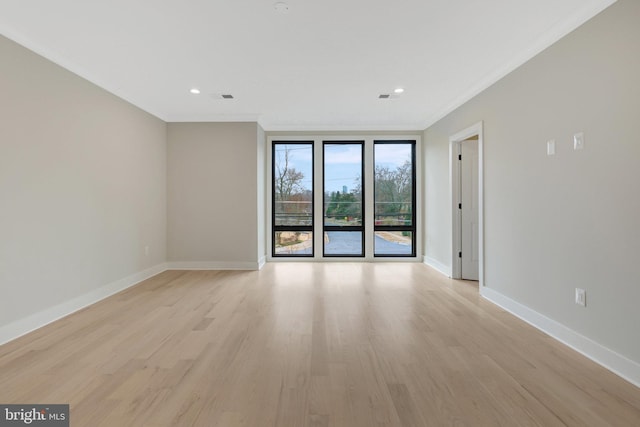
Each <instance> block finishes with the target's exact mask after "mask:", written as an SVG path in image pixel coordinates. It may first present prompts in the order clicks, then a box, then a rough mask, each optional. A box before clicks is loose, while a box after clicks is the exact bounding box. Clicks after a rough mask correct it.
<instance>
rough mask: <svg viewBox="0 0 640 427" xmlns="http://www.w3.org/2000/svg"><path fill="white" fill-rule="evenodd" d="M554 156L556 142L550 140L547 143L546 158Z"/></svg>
mask: <svg viewBox="0 0 640 427" xmlns="http://www.w3.org/2000/svg"><path fill="white" fill-rule="evenodd" d="M555 154H556V140H555V139H550V140H549V141H547V156H553V155H555Z"/></svg>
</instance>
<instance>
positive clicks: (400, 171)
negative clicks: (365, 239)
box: [374, 141, 415, 256]
mask: <svg viewBox="0 0 640 427" xmlns="http://www.w3.org/2000/svg"><path fill="white" fill-rule="evenodd" d="M414 158H415V145H414V144H413V143H411V142H395V141H394V142H385V141H382V142H380V141H376V143H375V145H374V159H375V161H374V162H375V165H374V199H375V200H374V215H375V222H374V230H375V236H376V239H375V241H374V255H376V256H390V255H413V254H414V253H415V244H414V241H413V239H414V234H415V218H414V210H415V182H414V181H415V178H414V177H415V169H414ZM390 243H393V244H395V245H391V244H390Z"/></svg>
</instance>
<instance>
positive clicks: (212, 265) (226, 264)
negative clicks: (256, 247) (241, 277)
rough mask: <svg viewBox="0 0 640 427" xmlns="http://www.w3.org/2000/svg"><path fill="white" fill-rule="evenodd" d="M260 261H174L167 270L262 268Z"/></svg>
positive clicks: (168, 264)
mask: <svg viewBox="0 0 640 427" xmlns="http://www.w3.org/2000/svg"><path fill="white" fill-rule="evenodd" d="M260 268H261V265H260V263H259V262H252V261H242V262H233V261H173V262H168V263H167V270H260Z"/></svg>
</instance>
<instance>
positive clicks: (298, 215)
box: [272, 141, 314, 257]
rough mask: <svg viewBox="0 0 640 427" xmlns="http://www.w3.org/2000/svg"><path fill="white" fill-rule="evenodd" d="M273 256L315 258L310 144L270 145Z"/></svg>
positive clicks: (311, 144) (311, 148) (277, 143)
mask: <svg viewBox="0 0 640 427" xmlns="http://www.w3.org/2000/svg"><path fill="white" fill-rule="evenodd" d="M272 148H273V150H272V160H273V162H272V177H273V182H272V188H273V194H272V203H273V205H272V213H273V217H272V230H273V233H272V235H273V245H272V248H273V250H272V255H273V256H306V257H312V256H313V254H314V245H313V217H314V212H313V211H314V209H313V143H312V142H308V141H305V142H283V143H280V142H274V143H273V145H272Z"/></svg>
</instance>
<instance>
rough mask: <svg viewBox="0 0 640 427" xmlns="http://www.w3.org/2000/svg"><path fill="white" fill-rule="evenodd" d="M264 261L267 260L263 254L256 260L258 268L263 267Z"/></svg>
mask: <svg viewBox="0 0 640 427" xmlns="http://www.w3.org/2000/svg"><path fill="white" fill-rule="evenodd" d="M266 262H267V257H266V256H264V255H263V256H261V257H260V259H259V260H258V270H262V267H264V265H265V263H266Z"/></svg>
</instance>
